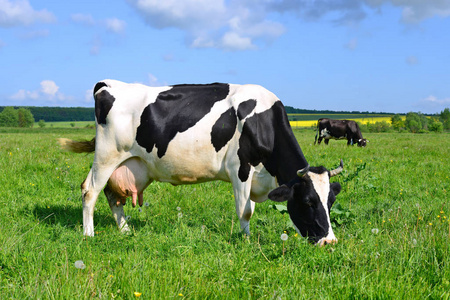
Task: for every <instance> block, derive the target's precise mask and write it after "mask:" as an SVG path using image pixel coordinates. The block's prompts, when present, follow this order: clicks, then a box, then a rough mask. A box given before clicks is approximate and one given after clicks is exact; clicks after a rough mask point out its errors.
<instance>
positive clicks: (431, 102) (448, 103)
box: [413, 95, 450, 113]
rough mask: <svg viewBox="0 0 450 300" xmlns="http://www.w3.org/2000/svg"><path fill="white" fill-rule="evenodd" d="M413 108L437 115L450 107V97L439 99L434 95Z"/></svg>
mask: <svg viewBox="0 0 450 300" xmlns="http://www.w3.org/2000/svg"><path fill="white" fill-rule="evenodd" d="M413 106H415V107H416V108H417V109H419V110H420V111H422V112H424V113H437V112H440V111H442V110H444V108H446V107H450V97H447V98H438V97H436V96H434V95H430V96H428V97H426V98H424V99H421V100H420V101H418V102H417V103H415V104H413Z"/></svg>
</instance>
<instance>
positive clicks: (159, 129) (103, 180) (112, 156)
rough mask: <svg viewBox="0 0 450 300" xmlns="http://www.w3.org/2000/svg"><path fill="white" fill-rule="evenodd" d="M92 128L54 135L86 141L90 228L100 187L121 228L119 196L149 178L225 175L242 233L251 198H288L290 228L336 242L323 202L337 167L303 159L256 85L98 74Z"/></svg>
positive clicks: (332, 190)
mask: <svg viewBox="0 0 450 300" xmlns="http://www.w3.org/2000/svg"><path fill="white" fill-rule="evenodd" d="M94 98H95V117H96V137H95V139H94V140H92V141H90V142H77V141H70V140H62V141H61V143H62V144H63V146H65V147H66V148H67V149H69V150H72V151H76V152H89V151H94V150H95V155H94V162H93V165H92V169H91V170H90V172H89V174H88V176H87V178H86V180H85V181H84V182H83V184H82V185H81V190H82V196H83V228H84V234H85V235H87V236H93V235H94V221H93V214H94V206H95V203H96V201H97V197H98V195H99V193H100V192H101V190H102V189H103V187H105V185H106V188H105V194H106V196H107V198H108V201H109V203H110V207H111V210H112V212H113V215H114V217H115V220H116V222H117V224H118V226H119V227H120V228H121V229H122V231H126V230H129V229H128V226H127V225H126V222H125V215H124V211H123V204H124V203H125V198H126V197H127V196H133V205H135V204H136V195H137V194H139V204H140V205H142V191H143V190H144V189H145V188H146V187H147V185H148V184H149V183H151V182H152V181H153V180H157V181H162V182H169V183H171V184H174V185H178V184H190V183H198V182H206V181H211V180H223V181H227V182H231V183H232V186H233V191H234V195H235V204H236V212H237V215H238V217H239V221H240V225H241V228H242V230H243V231H244V232H245V233H246V234H250V230H249V220H250V217H251V216H252V214H253V211H254V207H255V202H263V201H265V200H266V199H267V198H269V199H271V200H274V201H278V202H280V201H287V207H288V212H289V215H290V217H291V219H292V221H293V223H294V225H295V226H296V228H297V230H298V231H299V233H301V234H302V235H303V236H306V237H308V238H309V239H310V240H311V241H312V242H315V243H319V244H321V245H323V244H326V243H333V242H336V237H335V235H334V233H333V229H332V227H331V224H330V216H329V211H330V208H331V205H332V204H333V202H334V201H335V199H336V198H335V196H336V195H337V194H338V193H339V192H340V190H341V186H340V184H339V183H337V182H335V183H331V184H330V177H332V176H334V175H337V174H338V173H339V172H341V171H342V168H343V165H342V160H341V164H340V166H339V167H338V168H337V169H335V170H331V171H328V170H327V169H326V168H324V167H310V166H309V165H308V162H307V161H306V159H305V157H304V156H303V153H302V151H301V149H300V146H299V145H298V143H297V140H296V139H295V137H294V135H293V133H292V130H291V128H290V125H289V122H288V118H287V115H286V113H285V110H284V106H283V104H282V103H281V102H280V101H279V100H278V98H277V97H276V96H275V95H274V94H273V93H271V92H269V91H268V90H266V89H264V88H263V87H261V86H258V85H235V84H222V83H213V84H206V85H174V86H165V87H148V86H145V85H142V84H127V83H123V82H119V81H115V80H103V81H101V82H98V83H97V84H96V86H95V88H94Z"/></svg>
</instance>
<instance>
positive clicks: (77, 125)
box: [34, 121, 95, 128]
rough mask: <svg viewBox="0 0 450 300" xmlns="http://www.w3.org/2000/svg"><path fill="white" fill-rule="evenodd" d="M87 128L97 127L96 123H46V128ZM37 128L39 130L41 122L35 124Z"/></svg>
mask: <svg viewBox="0 0 450 300" xmlns="http://www.w3.org/2000/svg"><path fill="white" fill-rule="evenodd" d="M87 126H95V122H94V121H73V122H69V121H68V122H45V126H44V128H84V127H87ZM34 127H35V128H39V122H36V123H35V124H34Z"/></svg>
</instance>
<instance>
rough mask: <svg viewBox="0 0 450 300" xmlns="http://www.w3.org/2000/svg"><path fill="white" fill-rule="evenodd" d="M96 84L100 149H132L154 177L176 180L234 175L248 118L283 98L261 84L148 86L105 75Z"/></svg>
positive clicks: (193, 180)
mask: <svg viewBox="0 0 450 300" xmlns="http://www.w3.org/2000/svg"><path fill="white" fill-rule="evenodd" d="M97 86H100V88H98V89H97V91H94V92H96V94H95V99H96V116H97V123H98V124H97V140H98V141H99V143H97V145H98V149H96V153H99V152H100V153H101V152H102V149H111V147H114V148H116V149H117V151H129V152H130V156H139V157H141V158H143V160H144V161H145V162H146V163H147V165H148V168H149V170H150V173H151V174H152V177H153V178H154V179H155V180H159V181H168V182H172V183H174V184H181V183H187V182H201V181H208V180H214V179H221V180H226V181H230V178H229V174H230V172H231V171H234V170H235V169H236V166H237V165H239V157H238V156H237V152H238V149H239V137H240V134H241V131H242V128H243V126H244V124H245V122H246V120H247V119H248V118H249V117H251V116H253V115H255V114H258V113H262V112H264V111H267V110H268V109H270V108H271V107H272V106H273V104H274V103H275V102H277V101H278V99H277V98H276V97H275V95H273V94H272V93H271V92H269V91H267V90H266V89H264V88H262V87H261V86H258V85H233V84H222V83H213V84H207V85H175V86H167V87H147V86H144V85H140V84H126V83H122V82H118V81H113V80H105V81H102V82H101V83H100V84H97ZM102 145H103V146H102Z"/></svg>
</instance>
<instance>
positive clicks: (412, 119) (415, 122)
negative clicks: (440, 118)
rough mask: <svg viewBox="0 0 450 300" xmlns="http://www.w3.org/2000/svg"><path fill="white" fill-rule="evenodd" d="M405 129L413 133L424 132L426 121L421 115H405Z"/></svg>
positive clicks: (410, 113) (411, 113)
mask: <svg viewBox="0 0 450 300" xmlns="http://www.w3.org/2000/svg"><path fill="white" fill-rule="evenodd" d="M405 127H406V128H407V129H409V130H410V131H411V132H413V133H416V132H423V131H426V130H428V119H427V117H426V116H424V115H423V114H421V113H414V112H409V113H407V114H406V119H405Z"/></svg>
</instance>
